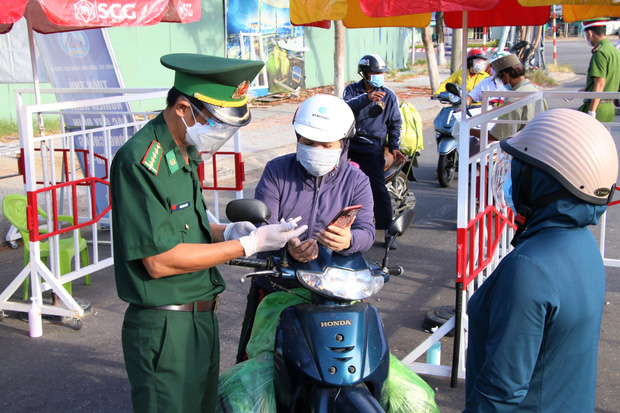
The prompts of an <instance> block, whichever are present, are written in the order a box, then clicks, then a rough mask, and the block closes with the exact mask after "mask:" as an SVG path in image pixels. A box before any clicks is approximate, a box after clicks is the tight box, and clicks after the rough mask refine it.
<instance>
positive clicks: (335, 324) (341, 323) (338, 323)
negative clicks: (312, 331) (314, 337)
mask: <svg viewBox="0 0 620 413" xmlns="http://www.w3.org/2000/svg"><path fill="white" fill-rule="evenodd" d="M351 325H353V323H352V322H351V320H334V321H321V328H323V327H339V326H351Z"/></svg>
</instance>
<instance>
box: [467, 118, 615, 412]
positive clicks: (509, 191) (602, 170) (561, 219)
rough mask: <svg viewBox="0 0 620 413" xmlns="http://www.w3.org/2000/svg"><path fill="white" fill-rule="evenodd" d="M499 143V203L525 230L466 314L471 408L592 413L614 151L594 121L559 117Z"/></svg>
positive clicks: (535, 122)
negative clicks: (603, 226)
mask: <svg viewBox="0 0 620 413" xmlns="http://www.w3.org/2000/svg"><path fill="white" fill-rule="evenodd" d="M500 146H501V149H502V150H503V151H504V153H502V154H501V155H500V159H501V161H500V162H498V164H497V165H496V167H495V168H494V171H493V174H492V179H493V190H494V195H495V198H496V203H497V205H498V206H499V207H500V208H503V209H504V210H506V209H507V208H510V209H512V210H513V211H515V213H516V214H517V216H516V219H515V223H516V224H517V225H518V229H517V231H516V234H515V238H514V239H513V245H514V246H515V249H514V250H513V251H512V252H511V253H510V254H508V255H507V256H506V257H505V258H504V259H503V260H502V261H501V262H500V263H499V265H498V267H497V268H496V269H495V270H494V271H493V273H492V274H491V276H490V277H489V278H488V279H487V280H486V281H484V283H482V285H481V286H480V287H479V288H478V289H477V291H476V292H475V293H474V294H473V295H472V297H471V299H470V300H469V303H468V306H467V313H468V317H469V336H468V349H467V373H466V375H467V377H466V400H467V401H466V407H465V412H482V411H485V412H486V411H494V412H500V411H502V412H503V411H519V412H551V411H553V412H569V411H570V412H592V411H594V401H595V393H596V368H597V352H598V340H599V333H600V329H601V319H602V314H603V307H604V305H605V268H604V266H603V259H602V257H601V254H600V251H599V247H598V245H597V242H596V240H595V239H594V237H593V235H592V233H591V232H590V230H589V229H588V226H589V225H596V223H597V222H598V219H599V217H600V216H601V215H602V214H603V212H605V210H606V208H607V205H608V204H609V202H610V201H611V200H612V198H613V194H614V191H615V187H616V179H617V175H618V153H617V150H616V145H615V144H614V141H613V138H612V137H611V135H610V134H609V132H608V131H607V129H606V128H605V127H604V126H603V125H602V124H601V123H600V122H598V121H597V120H596V119H594V118H593V117H590V116H588V115H586V114H584V113H580V112H578V111H575V110H571V109H552V110H549V111H547V112H544V113H542V114H540V115H538V116H537V117H535V118H534V119H533V120H532V121H531V122H529V123H528V124H527V126H525V128H524V129H523V130H522V131H521V132H519V133H517V134H516V135H515V136H513V137H511V138H508V139H506V140H503V141H501V142H500Z"/></svg>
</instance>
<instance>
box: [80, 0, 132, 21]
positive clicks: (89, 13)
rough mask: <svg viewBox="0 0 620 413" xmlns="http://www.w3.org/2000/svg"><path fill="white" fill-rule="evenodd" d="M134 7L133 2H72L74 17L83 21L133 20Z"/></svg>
mask: <svg viewBox="0 0 620 413" xmlns="http://www.w3.org/2000/svg"><path fill="white" fill-rule="evenodd" d="M135 7H136V4H135V3H128V4H125V5H121V4H118V3H112V4H109V5H108V3H97V2H96V1H95V2H90V1H88V0H80V1H78V2H77V3H75V4H74V6H73V9H74V10H75V18H76V19H79V20H81V21H83V22H84V23H90V22H91V21H93V20H108V19H112V20H114V21H122V20H135V19H136V11H135Z"/></svg>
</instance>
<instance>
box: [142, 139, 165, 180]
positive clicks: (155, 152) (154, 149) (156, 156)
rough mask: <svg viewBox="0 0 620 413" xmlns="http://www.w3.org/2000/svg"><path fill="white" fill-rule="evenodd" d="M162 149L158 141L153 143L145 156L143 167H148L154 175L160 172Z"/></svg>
mask: <svg viewBox="0 0 620 413" xmlns="http://www.w3.org/2000/svg"><path fill="white" fill-rule="evenodd" d="M161 153H162V147H161V145H160V144H159V142H157V141H153V142H151V146H149V149H148V150H147V151H146V153H145V154H144V159H142V165H144V166H145V167H146V169H148V170H149V171H150V172H151V173H152V174H153V175H157V172H159V163H160V161H161Z"/></svg>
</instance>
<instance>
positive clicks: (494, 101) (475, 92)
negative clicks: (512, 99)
mask: <svg viewBox="0 0 620 413" xmlns="http://www.w3.org/2000/svg"><path fill="white" fill-rule="evenodd" d="M509 54H510V52H505V51H503V52H495V53H494V54H493V57H491V61H490V62H489V63H490V67H491V76H490V77H485V78H484V79H482V80H481V81H480V82H478V84H477V85H476V86H474V88H473V89H472V91H471V92H469V94H468V95H467V106H469V105H471V104H472V103H474V102H476V103H478V102H482V92H504V91H506V87H505V86H504V83H503V82H502V81H501V80H499V79H498V78H496V77H495V75H497V73H495V69H493V62H495V61H496V60H497V59H499V58H501V57H504V56H508V55H509ZM502 103H504V98H503V97H491V98H490V99H489V105H490V106H499V105H501V104H502Z"/></svg>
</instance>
